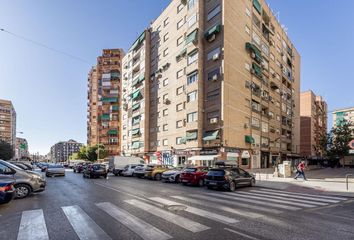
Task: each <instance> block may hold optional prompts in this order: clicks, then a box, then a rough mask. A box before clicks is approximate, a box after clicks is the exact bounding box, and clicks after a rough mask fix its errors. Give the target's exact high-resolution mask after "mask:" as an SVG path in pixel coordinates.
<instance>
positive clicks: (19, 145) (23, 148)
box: [15, 138, 29, 160]
mask: <svg viewBox="0 0 354 240" xmlns="http://www.w3.org/2000/svg"><path fill="white" fill-rule="evenodd" d="M28 157H29V153H28V142H27V140H26V139H25V138H16V148H15V159H17V160H19V159H21V158H28Z"/></svg>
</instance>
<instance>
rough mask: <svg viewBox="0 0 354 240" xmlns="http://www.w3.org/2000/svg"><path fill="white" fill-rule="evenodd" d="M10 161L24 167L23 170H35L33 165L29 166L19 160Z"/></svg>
mask: <svg viewBox="0 0 354 240" xmlns="http://www.w3.org/2000/svg"><path fill="white" fill-rule="evenodd" d="M9 163H11V164H13V165H15V166H17V167H19V168H22V169H23V170H33V168H32V167H28V166H26V165H25V164H23V163H21V162H17V161H9Z"/></svg>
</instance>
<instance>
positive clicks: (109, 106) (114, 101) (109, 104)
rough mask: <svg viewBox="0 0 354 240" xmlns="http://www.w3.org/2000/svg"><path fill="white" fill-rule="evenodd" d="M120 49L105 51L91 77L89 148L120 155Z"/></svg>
mask: <svg viewBox="0 0 354 240" xmlns="http://www.w3.org/2000/svg"><path fill="white" fill-rule="evenodd" d="M123 56H124V52H123V50H121V49H104V50H103V53H102V55H101V56H99V57H98V58H97V65H96V66H94V67H93V68H92V69H91V71H90V73H89V76H88V97H87V98H88V117H87V118H88V121H87V123H88V124H87V144H88V145H97V144H103V145H104V146H105V149H106V150H107V151H108V154H109V155H110V156H114V155H119V154H120V142H119V130H120V97H121V96H120V92H121V60H122V57H123Z"/></svg>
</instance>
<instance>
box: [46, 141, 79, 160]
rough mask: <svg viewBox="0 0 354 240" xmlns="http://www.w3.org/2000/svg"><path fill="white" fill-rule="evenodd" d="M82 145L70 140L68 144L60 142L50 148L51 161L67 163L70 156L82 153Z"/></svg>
mask: <svg viewBox="0 0 354 240" xmlns="http://www.w3.org/2000/svg"><path fill="white" fill-rule="evenodd" d="M81 146H82V143H78V142H76V141H75V140H72V139H70V140H69V141H66V142H58V143H56V144H54V145H53V146H52V147H51V148H50V154H51V160H52V161H53V162H65V161H67V160H68V159H69V157H70V155H71V154H73V153H77V152H79V151H80V147H81Z"/></svg>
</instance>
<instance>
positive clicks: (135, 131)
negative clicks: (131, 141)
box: [132, 128, 140, 136]
mask: <svg viewBox="0 0 354 240" xmlns="http://www.w3.org/2000/svg"><path fill="white" fill-rule="evenodd" d="M135 135H140V128H136V129H133V130H132V136H135Z"/></svg>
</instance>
